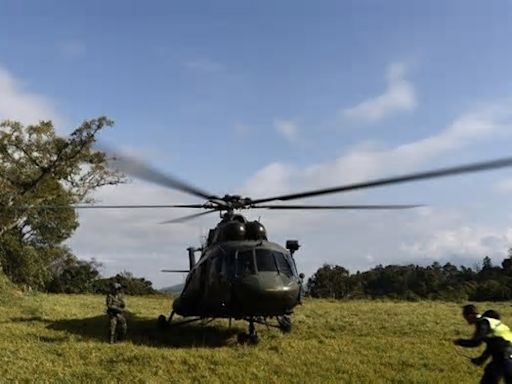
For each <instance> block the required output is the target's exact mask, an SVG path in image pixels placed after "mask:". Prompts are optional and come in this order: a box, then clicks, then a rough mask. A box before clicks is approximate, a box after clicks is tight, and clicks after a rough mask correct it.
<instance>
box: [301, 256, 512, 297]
mask: <svg viewBox="0 0 512 384" xmlns="http://www.w3.org/2000/svg"><path fill="white" fill-rule="evenodd" d="M307 294H308V295H309V296H311V297H317V298H332V299H360V298H371V299H377V298H390V299H401V300H422V299H430V300H455V301H460V300H472V301H487V300H489V301H504V300H511V299H512V248H510V249H509V250H508V257H507V258H505V259H504V260H503V261H502V263H501V266H494V265H492V262H491V259H490V258H489V257H487V256H486V257H484V258H483V260H482V264H481V266H478V267H474V268H473V269H472V268H468V267H464V266H460V267H457V266H455V265H453V264H451V263H446V264H444V265H441V264H440V263H438V262H434V263H433V264H432V265H429V266H419V265H412V264H411V265H388V266H382V265H378V266H376V267H375V268H372V269H370V270H369V271H366V272H359V271H358V272H357V273H355V274H351V273H350V272H349V271H348V270H347V269H345V268H344V267H342V266H339V265H327V264H325V265H323V266H322V267H321V268H319V269H318V270H317V271H316V273H315V274H314V275H313V276H311V278H309V279H308V281H307Z"/></svg>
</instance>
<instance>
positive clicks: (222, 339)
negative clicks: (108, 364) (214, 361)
mask: <svg viewBox="0 0 512 384" xmlns="http://www.w3.org/2000/svg"><path fill="white" fill-rule="evenodd" d="M126 318H127V322H128V335H127V337H126V339H127V341H130V342H132V343H133V344H138V345H147V346H151V347H162V348H164V347H175V348H176V347H177V348H191V347H207V348H217V347H223V346H226V345H228V344H230V339H232V338H233V336H234V335H236V334H237V333H238V332H239V330H238V329H236V328H227V327H215V326H202V325H200V324H195V325H183V326H178V327H171V328H167V329H160V328H159V327H158V322H157V319H148V318H140V317H137V316H135V315H133V314H130V313H128V314H127V315H126ZM47 328H48V329H52V330H56V331H64V332H68V333H71V334H75V335H78V336H80V337H82V338H83V339H88V340H99V341H104V342H105V343H106V342H107V341H108V317H107V315H101V316H95V317H89V318H85V319H62V320H55V321H50V322H49V324H48V325H47Z"/></svg>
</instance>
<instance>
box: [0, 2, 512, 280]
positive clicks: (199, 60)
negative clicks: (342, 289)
mask: <svg viewBox="0 0 512 384" xmlns="http://www.w3.org/2000/svg"><path fill="white" fill-rule="evenodd" d="M511 36H512V5H511V4H510V2H508V1H499V0H496V1H493V2H482V1H471V0H455V1H450V2H446V1H440V0H439V1H436V0H433V1H428V2H419V1H415V2H411V1H406V0H403V1H400V0H390V1H379V0H373V1H370V0H353V1H350V0H346V1H334V0H333V1H328V0H325V1H315V2H313V1H297V0H293V1H292V0H282V1H278V2H277V1H259V2H253V1H244V0H236V1H235V0H233V1H228V0H218V1H187V2H178V1H163V0H162V1H146V2H136V1H127V0H123V1H109V2H105V1H99V0H90V1H87V2H79V1H64V0H58V1H57V0H53V1H52V0H48V1H45V2H40V1H36V0H32V1H28V0H27V1H21V0H16V1H14V0H6V1H2V4H1V5H0V120H2V119H11V120H19V121H21V122H23V123H26V124H28V123H34V122H37V121H39V120H43V119H51V120H53V121H54V122H55V124H56V127H57V130H58V132H59V133H60V134H62V135H66V134H67V133H69V132H71V131H72V130H73V129H74V128H76V127H77V126H78V125H79V124H80V123H81V122H82V121H83V120H85V119H90V118H94V117H97V116H101V115H107V116H108V117H110V118H112V119H113V120H114V121H115V127H114V128H112V129H109V130H107V131H105V132H103V133H102V134H101V140H102V141H103V142H104V143H108V145H109V146H111V147H114V148H118V149H119V150H122V151H124V152H126V153H130V154H132V155H133V156H136V157H137V158H139V159H141V160H143V161H145V162H147V163H148V164H151V165H152V166H154V167H156V168H158V169H160V170H162V171H163V172H166V173H168V174H171V175H174V176H176V177H179V178H181V179H183V180H186V181H187V182H189V183H191V184H192V185H195V186H198V187H200V188H202V189H205V190H207V191H210V192H211V193H213V194H217V195H224V194H226V193H231V194H234V193H239V194H242V195H243V196H249V197H252V198H257V197H266V196H273V195H275V194H281V193H291V192H299V191H303V190H309V189H315V188H326V187H332V186H338V185H343V184H346V183H350V182H355V181H362V180H367V179H371V178H378V177H385V176H392V175H398V174H402V173H406V172H415V171H422V170H429V169H434V168H439V167H445V166H451V165H458V164H463V163H466V162H474V161H481V160H487V159H495V158H499V157H507V156H510V148H511V147H512V70H511V68H512V50H511V49H510V38H511ZM511 193H512V170H511V169H508V170H507V169H502V170H498V171H493V172H489V173H485V174H473V175H469V176H459V177H453V178H449V179H438V180H432V181H423V182H417V183H410V184H407V185H406V184H401V185H396V186H392V187H385V188H384V187H383V188H375V189H371V190H367V191H359V192H353V193H347V194H338V195H330V196H326V197H323V198H310V199H304V200H302V201H298V202H297V203H304V204H306V203H310V204H315V203H339V204H425V205H426V206H425V207H423V208H417V209H413V210H407V211H386V212H382V211H371V212H369V211H343V212H340V211H337V212H325V211H323V212H283V211H279V212H275V211H264V210H254V211H248V212H245V214H246V215H247V217H248V218H249V219H259V218H260V219H261V222H262V223H263V224H264V225H265V226H266V227H267V231H268V234H269V238H270V239H271V240H273V241H276V242H278V243H281V244H284V242H285V241H286V240H287V239H298V240H299V241H300V243H301V244H302V247H301V249H300V251H299V252H298V253H297V254H296V261H297V265H298V269H299V270H300V271H303V272H304V273H305V274H306V275H307V276H311V274H313V273H314V272H315V271H316V270H317V269H318V268H319V267H320V266H321V265H322V264H324V263H330V264H339V265H343V266H345V267H346V268H348V269H349V270H350V271H351V272H355V271H357V270H360V271H363V270H367V269H370V268H372V267H374V266H376V265H378V264H383V265H386V264H392V263H393V264H406V263H418V264H429V263H432V262H433V261H439V262H441V263H444V262H448V261H449V262H452V263H454V264H456V265H461V264H462V265H466V266H472V267H473V266H476V265H478V263H480V262H481V260H482V259H483V257H484V256H489V257H491V259H492V261H493V262H494V263H495V264H499V263H501V260H502V259H503V258H504V257H505V256H506V254H507V249H508V248H509V247H512V223H511V221H512V209H511V208H512V201H511V199H510V196H511ZM95 198H96V199H97V201H98V202H99V203H103V204H129V203H133V204H159V203H160V204H181V203H189V202H191V203H201V202H202V201H200V200H199V199H198V198H196V197H193V196H188V195H186V194H184V193H181V192H176V191H170V190H167V189H165V188H162V187H159V186H155V185H151V184H148V183H144V182H141V181H137V180H131V182H130V183H127V184H124V185H120V186H116V187H108V188H104V189H102V190H99V191H97V192H96V194H95ZM189 213H193V212H189V211H187V210H180V211H173V210H131V211H128V210H101V211H100V210H96V211H81V212H80V227H79V229H78V230H77V231H76V233H75V234H74V236H73V237H72V238H71V239H70V240H69V241H68V243H67V244H68V245H69V246H70V247H71V249H72V250H73V252H74V253H75V254H76V255H77V256H78V257H80V258H83V259H86V260H89V259H91V258H95V259H96V260H98V261H100V262H101V263H102V264H103V268H102V273H103V274H104V275H106V276H109V275H112V274H115V273H118V272H120V271H130V272H132V273H134V274H135V275H136V276H143V277H145V278H147V279H149V280H151V281H152V282H153V283H154V285H155V286H156V287H163V286H168V285H173V284H176V283H180V282H182V281H183V280H184V275H181V274H177V275H169V274H164V273H161V272H160V270H161V269H163V268H167V269H172V268H175V269H183V268H185V267H186V266H187V254H186V248H187V247H188V246H197V245H199V242H200V241H201V239H202V238H204V236H205V235H206V234H207V233H208V229H209V228H211V227H213V226H214V225H215V224H216V222H217V221H218V217H217V216H216V215H214V214H213V215H209V216H205V217H203V218H201V219H197V220H193V221H189V222H186V223H183V224H172V225H162V224H160V222H162V221H164V220H169V219H172V218H174V217H178V216H181V215H186V214H189Z"/></svg>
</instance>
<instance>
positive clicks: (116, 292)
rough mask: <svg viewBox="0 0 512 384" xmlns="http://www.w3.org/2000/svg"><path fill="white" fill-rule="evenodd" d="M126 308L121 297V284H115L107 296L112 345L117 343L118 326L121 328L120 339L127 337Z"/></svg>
mask: <svg viewBox="0 0 512 384" xmlns="http://www.w3.org/2000/svg"><path fill="white" fill-rule="evenodd" d="M124 307H125V303H124V300H123V298H122V296H121V284H119V283H115V284H114V285H113V286H112V291H111V292H110V293H109V294H108V295H107V314H108V317H109V320H110V321H109V326H110V333H109V336H110V339H109V341H110V344H112V343H115V342H116V336H117V332H116V331H117V325H118V324H119V326H120V327H121V329H120V331H121V332H120V337H119V339H124V338H125V337H126V331H127V330H128V326H127V324H126V319H125V317H124V316H123V312H124Z"/></svg>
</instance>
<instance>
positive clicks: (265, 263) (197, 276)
mask: <svg viewBox="0 0 512 384" xmlns="http://www.w3.org/2000/svg"><path fill="white" fill-rule="evenodd" d="M301 289H302V282H301V279H300V277H299V275H298V273H297V269H296V266H295V261H294V259H293V256H292V255H291V254H290V252H289V251H288V250H287V249H286V248H283V247H282V246H280V245H279V244H276V243H273V242H270V241H268V240H235V241H222V242H218V243H216V244H214V245H211V246H209V247H207V248H205V249H204V250H203V252H202V254H201V258H200V259H199V261H198V262H197V263H196V264H195V265H194V266H193V267H192V268H191V270H190V273H189V274H188V276H187V279H186V282H185V286H184V288H183V291H182V293H181V295H180V296H179V297H178V298H177V299H176V300H175V301H174V303H173V311H174V312H175V313H177V314H179V315H181V316H200V317H224V318H235V319H237V318H246V317H253V316H264V317H266V316H282V315H286V314H290V313H292V312H293V308H294V307H295V306H296V305H297V304H298V303H299V301H300V294H301Z"/></svg>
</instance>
